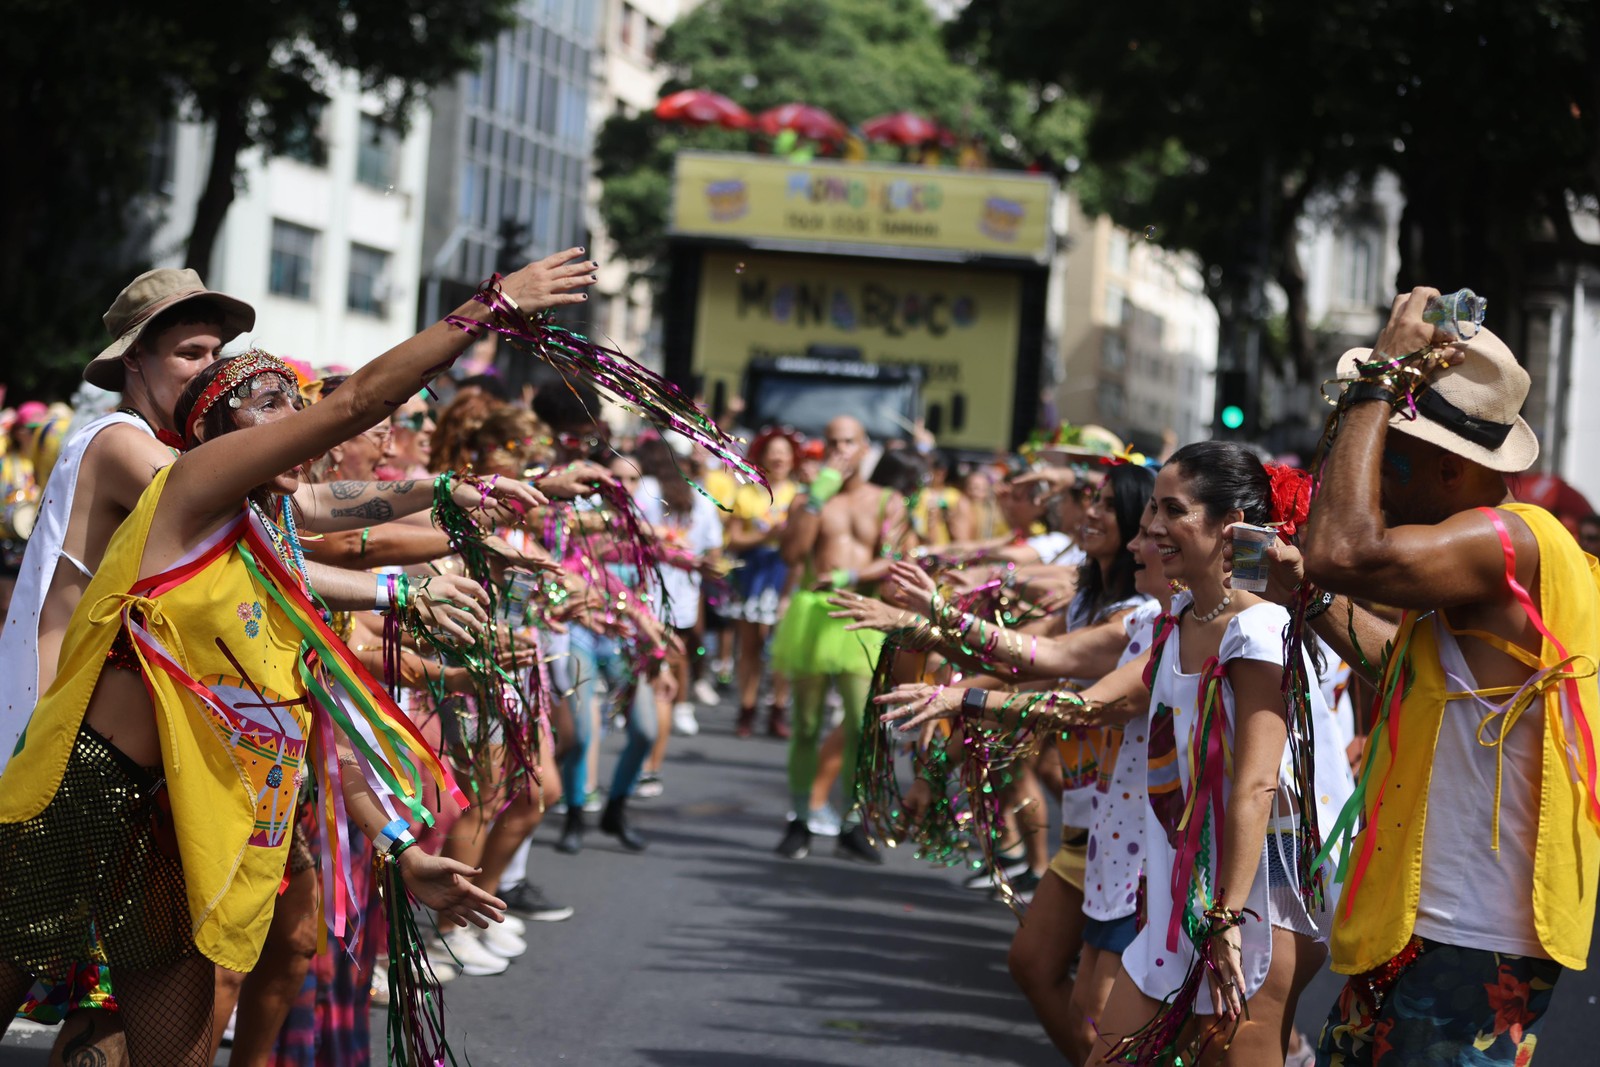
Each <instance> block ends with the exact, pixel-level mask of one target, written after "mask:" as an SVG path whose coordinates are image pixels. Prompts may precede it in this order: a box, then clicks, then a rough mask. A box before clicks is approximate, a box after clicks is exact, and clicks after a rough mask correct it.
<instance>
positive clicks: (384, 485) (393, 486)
mask: <svg viewBox="0 0 1600 1067" xmlns="http://www.w3.org/2000/svg"><path fill="white" fill-rule="evenodd" d="M416 487H417V482H416V479H414V478H413V479H411V480H409V481H404V482H379V483H378V489H379V490H380V491H382V492H385V493H393V494H394V495H395V496H405V495H406V494H407V493H409V492H411V490H413V489H415V488H416Z"/></svg>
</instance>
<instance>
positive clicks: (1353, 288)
mask: <svg viewBox="0 0 1600 1067" xmlns="http://www.w3.org/2000/svg"><path fill="white" fill-rule="evenodd" d="M1344 253H1345V254H1344V277H1343V279H1342V280H1343V283H1344V284H1343V286H1342V287H1341V288H1342V292H1341V293H1340V294H1339V295H1340V296H1342V297H1343V298H1344V302H1345V303H1346V304H1353V305H1355V306H1357V307H1366V306H1367V305H1369V304H1371V303H1373V301H1374V296H1373V281H1374V275H1375V274H1376V273H1377V262H1376V261H1377V258H1378V255H1377V249H1376V248H1375V247H1374V242H1373V240H1372V237H1371V235H1370V234H1365V233H1356V234H1350V235H1349V236H1348V237H1346V238H1345V250H1344Z"/></svg>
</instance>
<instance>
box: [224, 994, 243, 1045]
mask: <svg viewBox="0 0 1600 1067" xmlns="http://www.w3.org/2000/svg"><path fill="white" fill-rule="evenodd" d="M238 1025H239V1006H238V1005H237V1004H235V1005H234V1007H233V1011H232V1013H231V1014H229V1016H228V1025H227V1026H225V1027H223V1028H222V1045H223V1047H224V1048H231V1047H233V1031H234V1028H235V1027H236V1026H238Z"/></svg>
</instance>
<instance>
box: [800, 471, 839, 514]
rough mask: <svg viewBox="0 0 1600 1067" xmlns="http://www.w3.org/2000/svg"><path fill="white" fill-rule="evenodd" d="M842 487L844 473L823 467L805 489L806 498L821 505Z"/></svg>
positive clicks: (835, 494) (818, 505)
mask: <svg viewBox="0 0 1600 1067" xmlns="http://www.w3.org/2000/svg"><path fill="white" fill-rule="evenodd" d="M843 488H844V475H843V474H841V473H839V472H838V471H837V470H835V469H833V468H832V467H823V468H822V469H821V470H820V471H818V472H817V476H816V477H815V478H814V479H812V481H811V487H810V488H809V489H807V490H806V498H807V499H808V500H809V501H810V502H811V503H812V504H814V505H816V506H817V507H819V508H820V507H821V506H822V505H824V504H826V503H827V502H828V501H830V500H832V499H833V498H834V497H835V496H837V495H838V493H839V490H841V489H843Z"/></svg>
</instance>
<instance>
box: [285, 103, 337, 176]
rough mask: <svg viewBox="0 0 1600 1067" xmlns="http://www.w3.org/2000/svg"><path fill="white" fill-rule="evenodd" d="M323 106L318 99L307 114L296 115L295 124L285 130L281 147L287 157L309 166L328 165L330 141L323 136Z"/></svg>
mask: <svg viewBox="0 0 1600 1067" xmlns="http://www.w3.org/2000/svg"><path fill="white" fill-rule="evenodd" d="M323 107H324V104H323V102H322V101H320V100H319V101H317V102H316V103H315V104H313V105H311V108H310V109H309V110H308V111H307V112H306V114H305V115H303V116H298V117H296V118H295V120H294V122H293V124H292V125H290V127H289V128H288V129H287V130H285V131H284V134H283V142H282V144H281V145H280V146H279V147H280V149H281V150H282V153H283V157H284V158H285V159H292V160H294V161H295V162H296V163H304V164H305V165H306V166H308V167H326V166H327V165H328V142H327V141H326V140H324V139H323V136H322V110H323Z"/></svg>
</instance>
